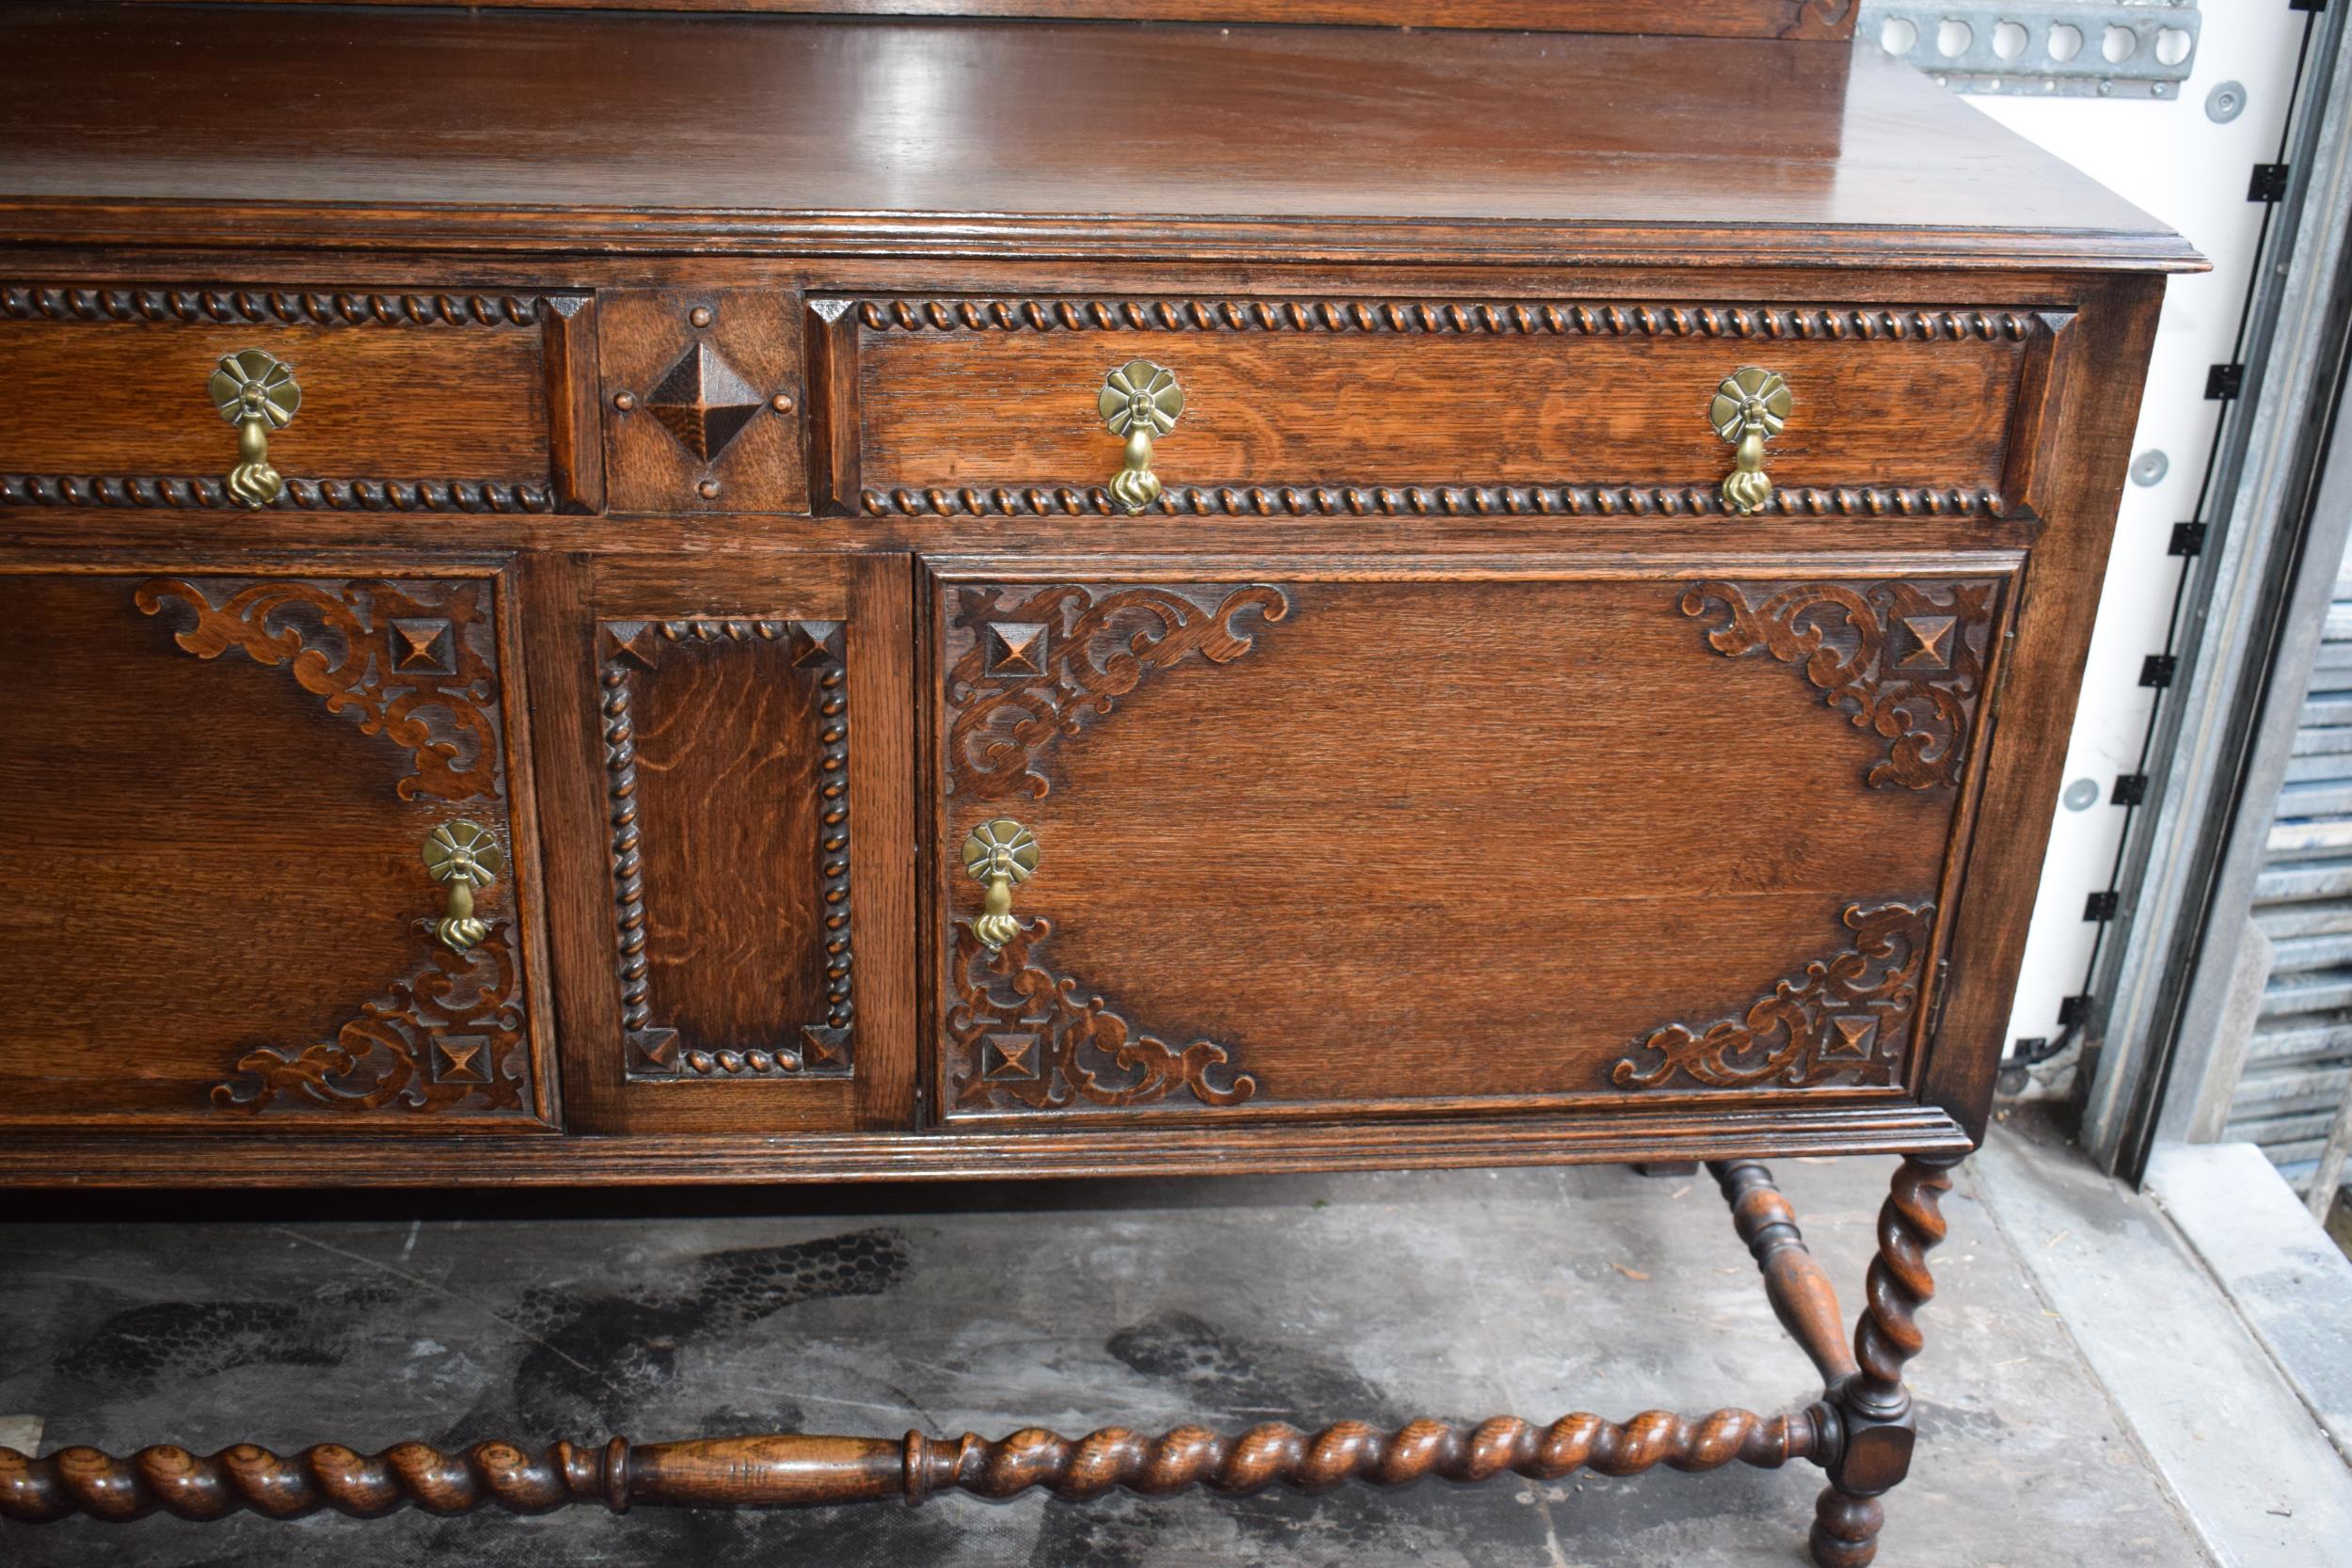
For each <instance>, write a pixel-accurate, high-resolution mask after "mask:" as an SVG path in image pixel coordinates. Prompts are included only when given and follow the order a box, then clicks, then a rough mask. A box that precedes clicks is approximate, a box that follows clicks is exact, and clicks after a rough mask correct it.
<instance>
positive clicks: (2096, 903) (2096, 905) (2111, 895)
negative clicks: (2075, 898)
mask: <svg viewBox="0 0 2352 1568" xmlns="http://www.w3.org/2000/svg"><path fill="white" fill-rule="evenodd" d="M2122 901H2123V895H2122V894H2120V893H2118V892H2116V891H2115V890H2114V889H2113V888H2109V889H2107V890H2106V892H2105V893H2094V894H2092V895H2090V897H2088V898H2086V899H2084V900H2083V918H2084V919H2085V920H2093V921H2097V920H2113V919H2114V918H2115V907H2116V906H2117V905H2118V904H2120V903H2122Z"/></svg>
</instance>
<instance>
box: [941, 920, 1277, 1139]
mask: <svg viewBox="0 0 2352 1568" xmlns="http://www.w3.org/2000/svg"><path fill="white" fill-rule="evenodd" d="M1053 929H1054V925H1053V922H1052V921H1050V920H1046V919H1043V918H1040V919H1036V920H1028V921H1024V922H1023V923H1022V925H1021V930H1020V932H1019V934H1018V935H1016V936H1015V937H1014V938H1013V939H1012V940H1011V941H1010V942H1006V943H1005V945H1004V946H1003V947H1002V948H1001V949H999V950H996V951H993V952H992V951H991V950H990V949H988V948H987V947H986V946H984V945H982V943H981V942H980V940H979V939H978V938H977V937H976V936H974V935H973V934H972V926H971V922H969V921H958V922H957V923H956V939H955V958H954V974H953V975H952V977H951V983H952V984H953V986H954V989H955V1000H954V1002H953V1003H952V1004H951V1005H950V1006H948V1008H947V1016H946V1030H947V1035H948V1037H949V1039H950V1040H952V1041H953V1042H954V1045H955V1048H956V1050H957V1053H958V1062H957V1066H956V1069H955V1074H954V1078H953V1081H952V1083H951V1084H950V1085H949V1096H950V1104H951V1105H952V1106H953V1108H954V1109H956V1110H959V1111H986V1110H1009V1109H1025V1110H1031V1111H1054V1110H1061V1109H1064V1108H1067V1107H1069V1106H1072V1105H1074V1104H1076V1103H1078V1102H1079V1101H1085V1102H1087V1103H1089V1104H1092V1105H1099V1106H1104V1107H1106V1108H1109V1109H1118V1108H1120V1107H1124V1106H1129V1105H1140V1104H1144V1103H1146V1102H1148V1101H1155V1100H1163V1099H1166V1098H1167V1097H1168V1095H1170V1094H1174V1093H1176V1092H1177V1091H1179V1090H1182V1091H1184V1092H1185V1093H1188V1094H1190V1095H1191V1096H1192V1097H1193V1098H1194V1099H1196V1100H1198V1101H1200V1102H1201V1103H1202V1104H1204V1105H1238V1104H1240V1103H1241V1102H1242V1101H1246V1100H1248V1098H1249V1097H1250V1096H1251V1095H1253V1094H1255V1093H1257V1092H1258V1081H1257V1079H1255V1078H1254V1077H1252V1076H1250V1075H1249V1074H1248V1073H1247V1072H1243V1071H1239V1070H1232V1071H1231V1073H1230V1076H1228V1073H1227V1071H1226V1069H1228V1068H1229V1065H1230V1063H1231V1061H1232V1056H1231V1053H1229V1052H1228V1051H1227V1050H1226V1049H1225V1047H1223V1046H1221V1045H1217V1044H1215V1043H1213V1042H1211V1041H1208V1040H1195V1041H1193V1042H1192V1044H1190V1045H1188V1046H1186V1047H1184V1050H1182V1051H1178V1050H1176V1049H1175V1048H1173V1047H1172V1046H1169V1045H1168V1044H1167V1043H1166V1042H1165V1041H1162V1040H1158V1039H1154V1038H1153V1037H1151V1036H1150V1035H1139V1034H1136V1033H1135V1032H1134V1031H1133V1030H1132V1029H1131V1028H1130V1027H1129V1025H1128V1023H1127V1021H1126V1020H1125V1019H1123V1018H1121V1017H1120V1016H1119V1015H1118V1014H1117V1013H1115V1012H1112V1011H1111V1010H1110V1008H1109V1006H1108V1005H1107V1004H1106V1003H1105V1002H1104V1000H1103V998H1101V997H1100V996H1083V995H1081V994H1080V992H1079V988H1078V982H1077V981H1075V980H1073V979H1071V978H1069V977H1068V976H1066V975H1059V974H1054V973H1052V972H1051V971H1050V970H1046V969H1042V968H1040V967H1039V966H1037V965H1036V964H1033V963H1032V962H1030V954H1031V952H1032V950H1033V949H1034V948H1035V947H1036V946H1037V945H1038V944H1039V943H1041V942H1044V941H1045V940H1046V938H1047V937H1048V936H1050V935H1051V934H1052V933H1053ZM1213 1075H1214V1076H1213Z"/></svg>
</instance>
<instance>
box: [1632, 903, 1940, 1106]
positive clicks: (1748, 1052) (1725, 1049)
mask: <svg viewBox="0 0 2352 1568" xmlns="http://www.w3.org/2000/svg"><path fill="white" fill-rule="evenodd" d="M1842 918H1843V919H1844V921H1845V924H1846V927H1847V928H1848V929H1849V930H1851V931H1852V932H1853V933H1854V941H1853V945H1852V946H1851V947H1850V948H1848V949H1847V950H1846V951H1844V952H1842V953H1839V954H1837V955H1836V957H1834V958H1821V959H1816V960H1815V961H1813V962H1812V963H1809V964H1807V965H1805V967H1804V973H1803V974H1799V975H1797V976H1795V977H1794V978H1791V979H1785V980H1781V981H1778V982H1776V983H1775V984H1774V985H1773V987H1772V990H1771V991H1770V992H1769V993H1768V994H1766V995H1764V996H1762V997H1759V998H1758V999H1757V1000H1756V1004H1755V1005H1754V1006H1751V1007H1749V1008H1748V1010H1747V1012H1746V1014H1745V1015H1744V1017H1742V1018H1739V1019H1728V1018H1727V1019H1722V1020H1719V1021H1718V1022H1714V1023H1711V1024H1708V1025H1705V1026H1704V1032H1703V1033H1702V1032H1699V1031H1697V1030H1694V1029H1692V1027H1691V1026H1689V1025H1687V1024H1681V1023H1672V1024H1668V1025H1667V1026H1666V1027H1664V1028H1662V1029H1659V1030H1657V1031H1655V1032H1653V1033H1652V1034H1650V1035H1649V1036H1648V1037H1646V1038H1645V1039H1644V1040H1642V1041H1641V1043H1640V1044H1639V1045H1637V1046H1636V1047H1635V1048H1634V1050H1633V1051H1632V1052H1631V1053H1629V1054H1627V1055H1625V1056H1621V1057H1619V1058H1618V1059H1617V1061H1616V1062H1615V1063H1614V1064H1613V1066H1612V1067H1611V1069H1610V1071H1609V1081H1610V1082H1611V1083H1613V1084H1615V1085H1618V1086H1619V1087H1621V1088H1631V1089H1655V1088H1661V1087H1665V1086H1668V1085H1670V1084H1671V1082H1672V1080H1673V1079H1674V1078H1675V1076H1676V1075H1677V1073H1679V1074H1681V1075H1682V1076H1683V1077H1684V1078H1685V1079H1687V1080H1688V1082H1689V1084H1692V1085H1703V1086H1705V1087H1708V1088H1716V1089H1732V1088H1748V1087H1753V1086H1755V1085H1762V1084H1777V1085H1789V1086H1793V1087H1806V1086H1819V1085H1831V1084H1837V1085H1850V1084H1852V1085H1875V1084H1889V1083H1892V1082H1893V1081H1894V1076H1895V1069H1896V1067H1897V1065H1898V1064H1899V1062H1900V1060H1901V1058H1902V1054H1903V1049H1904V1047H1905V1045H1906V1044H1908V1042H1909V1037H1908V1033H1907V1031H1908V1029H1909V1027H1910V1024H1911V1022H1912V1019H1913V1018H1914V1016H1915V1014H1916V1013H1917V1011H1918V1006H1919V991H1920V986H1921V983H1922V981H1923V980H1924V978H1925V974H1926V969H1927V959H1928V946H1929V940H1930V938H1931V935H1932V933H1933V931H1934V928H1935V906H1934V905H1933V904H1925V903H1923V904H1881V905H1878V906H1877V907H1875V908H1869V909H1866V908H1864V907H1863V906H1862V905H1860V904H1850V905H1848V906H1847V907H1846V911H1845V914H1844V916H1843V917H1842ZM1652 1054H1654V1056H1655V1060H1648V1059H1646V1058H1647V1057H1648V1056H1650V1055H1652ZM1684 1086H1688V1085H1684Z"/></svg>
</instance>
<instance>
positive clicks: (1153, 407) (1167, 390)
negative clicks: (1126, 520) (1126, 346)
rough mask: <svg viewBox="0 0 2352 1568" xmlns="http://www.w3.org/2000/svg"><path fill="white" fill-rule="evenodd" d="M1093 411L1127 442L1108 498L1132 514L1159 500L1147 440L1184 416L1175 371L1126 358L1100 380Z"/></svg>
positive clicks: (1166, 431) (1115, 434) (1164, 366)
mask: <svg viewBox="0 0 2352 1568" xmlns="http://www.w3.org/2000/svg"><path fill="white" fill-rule="evenodd" d="M1094 406H1095V407H1096V408H1097V409H1099V410H1100V411H1101V413H1102V415H1103V422H1104V424H1106V425H1108V426H1109V427H1110V432H1111V434H1112V435H1114V436H1125V437H1127V457H1126V461H1125V462H1124V463H1123V464H1122V465H1121V466H1120V470H1119V472H1117V473H1116V474H1113V475H1112V476H1111V483H1110V491H1111V497H1112V499H1115V500H1117V501H1118V502H1119V504H1120V505H1121V506H1123V507H1125V508H1126V509H1127V510H1128V512H1130V513H1131V514H1132V513H1136V512H1140V511H1142V510H1143V509H1144V508H1145V507H1147V506H1150V505H1151V504H1152V502H1153V501H1155V500H1158V499H1160V476H1159V475H1157V474H1155V473H1153V472H1152V436H1165V435H1167V434H1168V432H1169V431H1171V430H1173V429H1175V428H1176V416H1177V415H1179V414H1181V413H1183V412H1184V388H1182V387H1179V386H1178V385H1176V372H1174V371H1171V370H1169V369H1168V367H1167V366H1166V365H1154V364H1153V363H1152V361H1151V360H1149V359H1130V360H1128V361H1127V363H1125V364H1123V365H1121V366H1120V367H1119V369H1117V370H1115V371H1113V372H1111V373H1110V374H1108V375H1106V376H1104V378H1103V389H1102V391H1100V392H1099V393H1097V394H1095V399H1094Z"/></svg>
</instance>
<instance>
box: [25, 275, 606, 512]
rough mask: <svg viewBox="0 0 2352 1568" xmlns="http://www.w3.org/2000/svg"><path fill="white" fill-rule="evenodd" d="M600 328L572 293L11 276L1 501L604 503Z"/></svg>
mask: <svg viewBox="0 0 2352 1568" xmlns="http://www.w3.org/2000/svg"><path fill="white" fill-rule="evenodd" d="M593 332H594V309H593V305H592V303H591V302H590V300H589V299H588V298H587V296H585V295H578V294H558V295H543V294H532V293H497V294H475V293H463V294H440V293H434V294H406V293H400V294H391V293H305V292H301V291H288V290H276V289H263V290H254V289H237V290H226V289H224V290H201V289H186V288H127V287H125V288H94V289H67V288H50V287H42V286H38V285H21V284H19V285H8V286H7V287H5V288H0V428H5V429H6V430H7V431H8V450H7V452H6V456H5V467H6V470H7V471H6V473H5V474H0V504H8V505H42V504H50V505H98V506H136V507H157V506H166V507H170V506H199V507H201V506H237V505H257V506H261V505H266V506H279V507H294V508H301V509H310V508H326V509H331V510H338V511H342V510H361V511H460V512H480V511H493V512H545V511H551V510H556V509H559V508H561V509H564V510H580V509H593V508H594V507H596V506H597V505H600V504H601V499H602V478H601V475H602V454H601V452H600V451H598V450H597V446H596V441H597V435H596V416H595V409H594V406H593V402H592V401H591V400H593V398H594V396H595V388H594V379H595V378H594V374H593V370H592V367H593V364H594V347H593V343H592V342H591V341H590V336H591V334H593ZM241 394H242V395H241ZM248 425H249V426H252V427H253V435H254V436H256V437H258V441H259V446H260V449H261V456H260V459H259V461H260V463H261V466H262V470H266V472H267V473H273V474H275V475H276V476H278V483H276V484H275V485H272V484H271V483H269V482H268V480H267V479H266V478H261V477H247V478H245V479H240V478H238V477H236V475H237V471H238V470H239V469H240V468H241V467H244V466H245V465H246V461H247V459H249V458H251V457H253V456H254V454H253V453H250V452H247V451H245V450H244V449H243V446H242V443H243V442H244V441H245V440H246V436H247V426H248ZM259 471H260V470H256V472H257V473H258V472H259Z"/></svg>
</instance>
